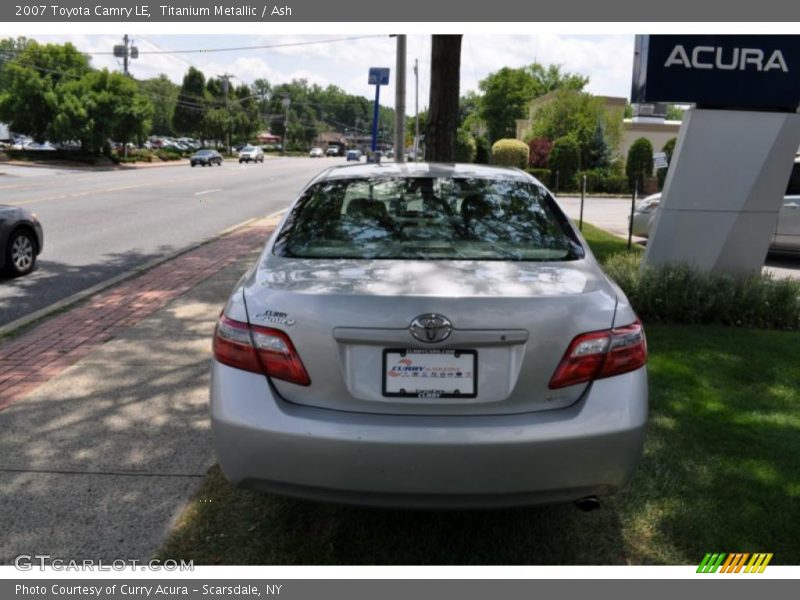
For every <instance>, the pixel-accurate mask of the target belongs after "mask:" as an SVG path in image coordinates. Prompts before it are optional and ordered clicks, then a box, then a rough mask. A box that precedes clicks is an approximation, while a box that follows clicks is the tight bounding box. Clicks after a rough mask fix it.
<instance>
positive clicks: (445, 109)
mask: <svg viewBox="0 0 800 600" xmlns="http://www.w3.org/2000/svg"><path fill="white" fill-rule="evenodd" d="M460 69H461V36H460V35H434V36H433V40H432V42H431V85H430V101H429V103H428V122H427V127H426V134H425V160H427V161H431V162H434V161H435V162H453V161H454V160H455V158H456V148H455V146H456V143H455V142H456V129H457V128H458V98H459V85H460Z"/></svg>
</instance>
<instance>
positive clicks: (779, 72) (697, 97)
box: [631, 35, 800, 112]
mask: <svg viewBox="0 0 800 600" xmlns="http://www.w3.org/2000/svg"><path fill="white" fill-rule="evenodd" d="M631 102H633V103H645V102H677V103H681V102H684V103H695V104H697V105H698V106H701V107H704V108H734V109H745V110H768V111H773V110H781V111H786V112H795V111H796V110H797V108H798V105H800V36H795V35H638V36H636V47H635V54H634V66H633V89H632V92H631Z"/></svg>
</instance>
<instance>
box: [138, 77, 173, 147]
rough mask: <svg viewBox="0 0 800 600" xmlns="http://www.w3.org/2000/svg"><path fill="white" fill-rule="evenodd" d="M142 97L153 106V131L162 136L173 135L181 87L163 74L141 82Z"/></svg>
mask: <svg viewBox="0 0 800 600" xmlns="http://www.w3.org/2000/svg"><path fill="white" fill-rule="evenodd" d="M139 89H140V90H141V93H142V95H144V96H146V97H147V98H149V99H150V102H151V103H152V106H153V116H152V119H151V121H152V130H153V131H154V132H155V133H158V134H160V135H173V134H174V133H175V130H174V129H173V127H172V119H173V117H174V115H175V107H176V106H177V104H178V95H179V94H180V90H181V88H180V86H177V85H175V84H174V83H172V81H170V79H169V77H167V76H166V75H164V74H163V73H162V74H161V75H159V76H158V77H153V78H152V79H145V80H143V81H140V82H139Z"/></svg>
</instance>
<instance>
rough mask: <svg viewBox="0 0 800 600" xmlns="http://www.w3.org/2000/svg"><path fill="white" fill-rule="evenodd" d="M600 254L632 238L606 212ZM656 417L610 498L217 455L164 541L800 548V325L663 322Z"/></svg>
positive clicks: (652, 333) (491, 556)
mask: <svg viewBox="0 0 800 600" xmlns="http://www.w3.org/2000/svg"><path fill="white" fill-rule="evenodd" d="M584 235H585V236H586V238H587V239H588V240H589V242H590V243H591V244H592V246H593V248H594V249H595V250H596V253H597V254H598V256H600V255H603V253H613V252H614V251H615V248H616V249H617V251H619V250H620V249H621V250H624V249H625V242H624V241H621V240H619V238H616V237H615V236H610V235H609V234H606V233H605V232H602V231H600V230H598V229H596V228H594V227H591V226H586V225H585V226H584ZM647 335H648V344H649V347H650V363H649V377H650V403H651V406H650V423H649V427H648V434H647V441H646V445H645V454H644V457H643V460H642V463H641V465H640V467H639V469H638V471H637V474H636V476H635V477H634V480H633V482H632V483H631V484H630V485H629V486H628V487H627V488H626V489H625V490H623V491H622V492H620V493H619V494H617V495H616V496H614V497H612V498H608V499H604V504H603V507H602V508H601V509H599V510H596V511H594V512H591V513H582V512H580V511H578V510H577V509H575V508H574V507H573V506H572V505H569V504H563V505H553V506H540V507H531V508H520V509H513V510H500V511H497V510H493V511H472V512H464V511H457V512H433V511H431V512H415V511H389V510H368V509H358V508H347V507H340V506H334V505H326V504H319V503H313V502H305V501H299V500H291V499H284V498H278V497H274V496H266V495H261V494H257V493H253V492H249V491H246V490H238V489H235V488H233V487H232V486H231V485H229V484H228V483H227V482H226V481H225V479H224V478H223V477H222V475H221V473H220V472H219V470H218V468H216V467H214V468H213V469H211V471H210V472H209V474H208V476H207V478H206V479H205V481H204V483H203V486H202V489H201V490H200V491H199V493H198V494H197V496H196V497H195V498H194V500H193V501H192V502H191V504H190V506H189V507H188V509H187V510H186V511H185V512H184V514H183V515H182V517H181V519H180V521H179V523H178V525H177V527H176V528H175V529H174V530H173V531H172V533H171V535H170V536H169V538H168V539H167V540H166V542H165V544H164V545H163V547H162V549H161V550H160V552H159V557H160V558H183V559H186V560H188V559H193V560H194V561H195V562H196V563H197V564H276V565H277V564H412V565H414V564H418V565H425V564H465V565H472V564H474V565H495V564H499V565H519V564H698V563H699V562H700V560H701V559H702V557H703V555H704V554H705V553H706V552H720V551H721V552H740V551H744V552H773V553H774V554H775V557H774V559H773V563H774V564H800V544H798V542H797V541H796V540H798V539H800V361H798V360H797V356H798V351H797V349H798V347H800V333H798V332H776V331H760V330H752V329H751V330H745V329H735V328H725V327H691V326H674V325H648V326H647Z"/></svg>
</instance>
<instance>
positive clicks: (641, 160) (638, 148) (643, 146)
mask: <svg viewBox="0 0 800 600" xmlns="http://www.w3.org/2000/svg"><path fill="white" fill-rule="evenodd" d="M652 174H653V145H652V144H651V143H650V140H648V139H647V138H643V137H642V138H639V139H638V140H636V141H635V142H633V144H632V145H631V149H630V150H628V161H627V162H626V163H625V175H627V176H628V181H629V182H630V184H631V188H633V186H634V185H636V186H637V189H638V190H639V191H640V192H641V191H643V190H644V189H645V186H644V180H645V179H646V178H648V177H650V176H651V175H652Z"/></svg>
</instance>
